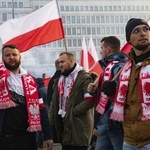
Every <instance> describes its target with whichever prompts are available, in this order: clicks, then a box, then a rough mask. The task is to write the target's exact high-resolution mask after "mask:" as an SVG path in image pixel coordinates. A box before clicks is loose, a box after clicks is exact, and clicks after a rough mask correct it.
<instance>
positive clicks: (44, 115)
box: [40, 108, 53, 140]
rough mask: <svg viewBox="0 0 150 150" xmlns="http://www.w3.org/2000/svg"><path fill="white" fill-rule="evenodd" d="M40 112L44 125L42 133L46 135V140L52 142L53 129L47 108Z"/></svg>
mask: <svg viewBox="0 0 150 150" xmlns="http://www.w3.org/2000/svg"><path fill="white" fill-rule="evenodd" d="M40 112H41V124H42V132H43V135H44V140H50V139H52V138H53V137H52V129H51V126H50V122H49V119H48V114H47V112H46V109H45V108H43V109H40Z"/></svg>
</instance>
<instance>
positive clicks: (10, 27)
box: [0, 0, 64, 52]
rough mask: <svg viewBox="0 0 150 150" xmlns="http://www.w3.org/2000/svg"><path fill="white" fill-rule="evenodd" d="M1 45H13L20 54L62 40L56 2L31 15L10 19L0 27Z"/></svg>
mask: <svg viewBox="0 0 150 150" xmlns="http://www.w3.org/2000/svg"><path fill="white" fill-rule="evenodd" d="M0 38H1V39H2V43H3V45H5V44H15V45H16V46H18V48H19V49H20V51H21V52H24V51H27V50H28V49H30V48H32V47H34V46H38V45H42V44H46V43H49V42H52V41H56V40H59V39H62V38H64V30H63V26H62V20H61V18H60V13H59V9H58V3H57V0H53V1H51V2H49V3H48V4H46V5H45V6H43V7H41V8H40V9H38V10H37V11H34V12H33V13H31V14H29V15H26V16H23V17H20V18H17V19H11V20H8V21H6V22H4V23H3V24H2V25H0Z"/></svg>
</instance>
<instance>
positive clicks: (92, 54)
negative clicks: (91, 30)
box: [88, 36, 98, 68]
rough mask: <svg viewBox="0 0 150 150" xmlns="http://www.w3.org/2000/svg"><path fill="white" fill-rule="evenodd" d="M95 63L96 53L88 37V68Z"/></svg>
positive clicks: (96, 59)
mask: <svg viewBox="0 0 150 150" xmlns="http://www.w3.org/2000/svg"><path fill="white" fill-rule="evenodd" d="M97 61H98V56H97V52H96V49H95V46H94V43H93V40H92V36H90V40H89V46H88V62H89V68H91V67H92V66H93V65H94V64H95V62H97Z"/></svg>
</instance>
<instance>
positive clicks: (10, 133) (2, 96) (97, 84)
mask: <svg viewBox="0 0 150 150" xmlns="http://www.w3.org/2000/svg"><path fill="white" fill-rule="evenodd" d="M125 32H126V40H127V42H128V43H129V44H130V45H131V46H132V49H131V50H130V52H129V53H128V54H124V53H122V52H121V51H120V40H119V39H118V38H117V37H116V36H107V37H103V38H102V39H101V51H100V54H101V59H100V60H99V65H100V66H101V68H102V70H103V72H102V74H101V75H100V76H98V75H96V74H95V73H91V74H90V73H88V72H86V71H85V70H84V69H83V68H82V67H81V66H80V65H79V64H78V63H77V62H76V60H75V56H74V55H73V54H72V53H71V52H68V51H65V52H61V53H60V54H59V58H58V59H57V60H56V61H55V67H56V72H55V74H54V75H53V77H52V78H51V79H50V82H49V83H48V85H47V86H45V85H44V78H46V77H45V76H46V74H43V75H42V78H35V77H33V76H32V75H30V74H29V73H28V72H27V70H25V69H23V68H22V67H21V55H20V50H19V49H18V48H17V46H15V45H13V43H12V44H10V45H4V46H3V48H2V62H1V63H0V89H1V90H0V150H20V149H21V150H42V147H43V143H44V145H45V146H46V148H47V149H48V150H52V149H53V144H54V143H61V145H62V150H88V149H91V150H150V131H149V125H150V92H149V89H150V27H149V25H148V23H147V22H146V21H145V20H143V19H140V18H132V19H130V20H129V21H128V22H127V24H126V27H125Z"/></svg>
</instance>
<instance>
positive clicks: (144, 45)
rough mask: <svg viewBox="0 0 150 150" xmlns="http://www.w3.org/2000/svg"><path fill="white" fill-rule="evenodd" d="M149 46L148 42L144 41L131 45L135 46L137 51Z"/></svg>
mask: <svg viewBox="0 0 150 150" xmlns="http://www.w3.org/2000/svg"><path fill="white" fill-rule="evenodd" d="M148 46H149V43H145V44H137V45H135V46H134V45H133V47H135V48H136V49H137V50H139V51H143V50H145V49H147V48H148Z"/></svg>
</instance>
